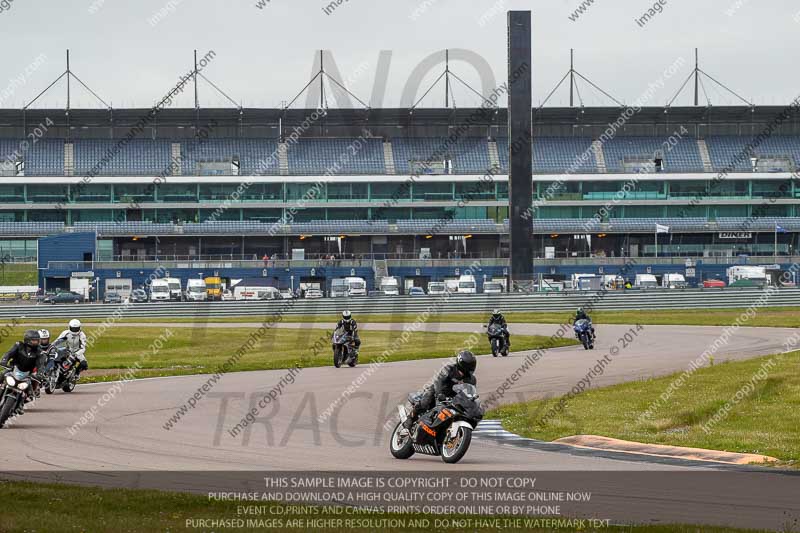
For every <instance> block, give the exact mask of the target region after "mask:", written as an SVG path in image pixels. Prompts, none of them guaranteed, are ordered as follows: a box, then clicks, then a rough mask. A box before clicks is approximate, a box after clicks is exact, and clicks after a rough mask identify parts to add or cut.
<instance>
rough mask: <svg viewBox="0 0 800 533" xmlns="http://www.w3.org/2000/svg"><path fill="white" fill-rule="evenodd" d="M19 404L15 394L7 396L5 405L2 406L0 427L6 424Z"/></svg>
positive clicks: (0, 409) (0, 408)
mask: <svg viewBox="0 0 800 533" xmlns="http://www.w3.org/2000/svg"><path fill="white" fill-rule="evenodd" d="M16 405H17V399H16V398H14V397H13V396H6V398H5V400H3V405H2V406H0V428H2V427H3V426H5V425H6V421H8V419H9V417H10V416H11V413H13V412H14V407H15V406H16Z"/></svg>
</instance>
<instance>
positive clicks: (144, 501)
mask: <svg viewBox="0 0 800 533" xmlns="http://www.w3.org/2000/svg"><path fill="white" fill-rule="evenodd" d="M0 490H1V491H2V492H3V493H5V494H9V495H13V498H14V501H15V502H29V503H28V504H24V505H23V504H8V505H5V506H4V509H3V512H2V514H0V531H2V532H4V533H23V532H24V533H28V532H32V531H43V532H48V531H75V532H83V531H86V532H92V533H138V532H142V533H144V532H148V533H149V532H154V531H212V530H213V531H240V532H252V531H308V530H309V528H307V527H306V528H302V527H298V528H289V527H278V528H274V529H265V528H261V529H253V528H252V527H247V523H246V522H245V527H243V528H238V527H237V528H235V529H228V528H207V527H200V528H187V527H186V526H187V522H186V521H187V520H198V519H216V520H220V519H236V518H245V519H246V518H248V517H247V516H240V515H237V506H238V505H242V504H241V503H240V502H219V501H213V500H212V501H209V499H208V497H207V496H205V495H196V494H181V493H171V492H162V491H155V490H132V489H99V488H94V487H79V486H72V485H65V484H54V483H29V482H20V481H14V482H5V481H0ZM244 505H245V506H257V507H262V506H263V507H265V508H266V509H265V510H266V511H267V514H264V515H258V516H251V517H250V518H255V519H261V520H266V519H281V520H284V524H286V523H287V522H286V521H288V520H291V519H302V520H309V519H318V518H323V519H331V518H362V519H363V518H369V519H371V520H374V521H378V520H380V519H385V518H388V519H405V520H411V519H417V520H419V519H425V518H427V519H428V520H429V523H430V524H431V526H429V527H428V528H424V529H419V528H417V529H413V528H412V529H404V531H422V532H425V533H429V532H430V531H433V530H434V529H433V527H432V524H433V519H434V518H443V517H442V516H441V515H436V516H435V517H434V516H432V515H422V514H417V515H413V514H385V513H376V514H369V515H365V514H359V515H342V514H334V513H332V512H331V511H330V508H327V507H323V508H320V509H319V514H316V513H309V512H308V511H309V508H308V507H302V506H298V505H293V506H283V507H282V506H281V505H280V504H277V503H265V502H258V503H257V504H251V503H246V504H244ZM281 507H282V508H281ZM279 508H281V509H279ZM304 509H306V511H305V512H304V511H303V510H304ZM278 511H280V512H279V513H278ZM273 513H274V514H273ZM450 518H452V517H450ZM474 518H477V517H474ZM483 518H487V517H483ZM508 518H512V517H508ZM377 527H378V526H376V527H375V528H373V529H377ZM318 531H344V530H340V529H325V530H318ZM361 531H369V529H361ZM436 531H460V529H458V528H455V529H447V530H445V529H442V528H437V529H436ZM470 531H496V528H491V529H475V528H470ZM505 531H515V530H514V529H508V530H505ZM525 531H535V532H541V531H546V530H544V529H525ZM547 531H552V530H547ZM564 531H567V530H564ZM601 531H609V532H611V533H624V532H626V531H630V532H637V533H639V532H641V533H672V532H677V533H690V532H691V533H694V532H696V531H698V527H697V526H676V525H658V526H650V525H648V526H610V527H608V528H603V529H602V530H601ZM702 531H704V532H706V533H723V532H736V531H740V532H742V531H745V530H737V529H731V528H715V527H705V526H704V527H702Z"/></svg>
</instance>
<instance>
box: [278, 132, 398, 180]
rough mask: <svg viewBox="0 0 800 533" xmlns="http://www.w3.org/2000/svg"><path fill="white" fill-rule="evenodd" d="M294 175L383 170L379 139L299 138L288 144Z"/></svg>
mask: <svg viewBox="0 0 800 533" xmlns="http://www.w3.org/2000/svg"><path fill="white" fill-rule="evenodd" d="M287 154H288V156H289V169H290V173H291V174H296V175H305V174H308V175H322V174H328V175H337V174H385V173H386V163H385V161H384V158H383V141H382V140H381V139H363V138H362V139H314V138H304V139H299V140H298V141H297V142H296V143H290V144H289V147H288V152H287Z"/></svg>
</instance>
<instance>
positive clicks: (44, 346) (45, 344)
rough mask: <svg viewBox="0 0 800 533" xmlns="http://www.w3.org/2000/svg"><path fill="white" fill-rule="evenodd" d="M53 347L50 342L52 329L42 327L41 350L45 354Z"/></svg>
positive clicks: (40, 331) (40, 336) (40, 332)
mask: <svg viewBox="0 0 800 533" xmlns="http://www.w3.org/2000/svg"><path fill="white" fill-rule="evenodd" d="M52 347H53V345H52V344H50V330H47V329H40V330H39V350H40V351H41V352H42V353H43V354H44V355H47V354H48V353H49V352H50V349H51V348H52Z"/></svg>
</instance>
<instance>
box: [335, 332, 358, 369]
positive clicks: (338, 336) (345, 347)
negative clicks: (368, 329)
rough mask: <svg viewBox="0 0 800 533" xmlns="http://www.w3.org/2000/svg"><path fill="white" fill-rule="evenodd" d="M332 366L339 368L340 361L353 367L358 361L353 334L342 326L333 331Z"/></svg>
mask: <svg viewBox="0 0 800 533" xmlns="http://www.w3.org/2000/svg"><path fill="white" fill-rule="evenodd" d="M332 343H333V366H335V367H336V368H339V367H340V366H342V363H347V365H348V366H350V367H353V366H356V364H357V363H358V352H357V351H356V346H355V341H354V339H353V335H352V334H350V333H348V332H347V331H346V330H345V329H344V328H336V331H334V332H333V340H332Z"/></svg>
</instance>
